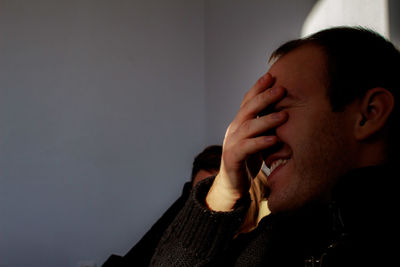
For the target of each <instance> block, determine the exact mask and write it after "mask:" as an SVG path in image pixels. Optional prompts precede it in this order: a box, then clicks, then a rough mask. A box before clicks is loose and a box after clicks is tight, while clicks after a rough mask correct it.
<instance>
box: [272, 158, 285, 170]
mask: <svg viewBox="0 0 400 267" xmlns="http://www.w3.org/2000/svg"><path fill="white" fill-rule="evenodd" d="M288 160H289V159H277V160H275V161H273V162H272V163H271V166H270V167H269V170H270V172H273V171H274V170H275V169H276V168H278V167H280V166H283V165H285V164H286V163H287V162H288Z"/></svg>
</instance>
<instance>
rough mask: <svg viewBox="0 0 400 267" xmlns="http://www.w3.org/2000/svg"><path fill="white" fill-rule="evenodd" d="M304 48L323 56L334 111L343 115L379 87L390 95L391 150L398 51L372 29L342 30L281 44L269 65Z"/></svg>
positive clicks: (398, 86) (399, 66) (399, 68)
mask: <svg viewBox="0 0 400 267" xmlns="http://www.w3.org/2000/svg"><path fill="white" fill-rule="evenodd" d="M305 44H313V45H317V46H319V47H320V48H321V49H322V51H323V52H324V54H325V56H326V62H327V63H326V66H325V71H326V73H327V75H326V79H327V80H326V81H325V82H326V83H327V96H328V98H329V101H330V103H331V107H332V110H333V111H342V110H343V109H344V108H345V107H346V105H348V104H350V103H352V102H353V101H354V100H356V99H358V98H362V97H363V96H364V95H365V93H366V92H367V91H368V90H369V89H372V88H376V87H382V88H385V89H387V90H388V91H390V92H391V93H392V94H393V97H394V99H395V106H394V109H393V111H392V114H391V116H390V118H389V121H388V124H387V125H388V126H389V141H388V142H389V144H390V146H391V145H392V144H393V142H396V143H397V142H398V141H396V137H398V131H397V128H398V127H396V125H395V123H396V122H397V121H398V120H399V118H400V117H399V107H398V103H397V101H400V99H399V96H398V95H399V93H400V79H399V71H400V51H399V50H398V49H397V48H396V47H395V46H394V45H393V44H392V43H391V42H390V41H389V40H387V39H386V38H384V37H383V36H381V35H379V34H378V33H376V32H374V31H373V30H371V29H368V28H364V27H346V26H342V27H333V28H329V29H325V30H322V31H319V32H317V33H314V34H312V35H310V36H308V37H305V38H300V39H295V40H292V41H289V42H287V43H284V44H283V45H281V46H280V47H279V48H278V49H277V50H275V51H274V52H273V53H272V55H271V58H270V61H271V60H276V59H278V58H279V57H281V56H283V55H285V54H287V53H289V52H290V51H292V50H294V49H296V48H298V47H300V46H302V45H305ZM396 147H397V146H396ZM394 149H396V150H397V148H394Z"/></svg>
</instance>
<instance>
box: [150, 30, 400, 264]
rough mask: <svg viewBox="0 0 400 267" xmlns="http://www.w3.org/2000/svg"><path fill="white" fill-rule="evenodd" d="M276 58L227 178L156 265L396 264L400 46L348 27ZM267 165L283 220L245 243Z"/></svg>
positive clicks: (183, 216)
mask: <svg viewBox="0 0 400 267" xmlns="http://www.w3.org/2000/svg"><path fill="white" fill-rule="evenodd" d="M271 60H272V61H273V64H272V66H271V68H270V69H269V71H268V73H267V74H265V75H264V76H263V77H261V78H260V79H259V81H257V83H256V84H255V85H254V86H253V87H252V88H251V89H250V90H249V91H248V92H247V94H246V95H245V97H244V99H243V102H242V104H241V106H240V109H239V111H238V113H237V115H236V117H235V118H234V120H233V121H232V123H231V124H230V126H229V128H228V130H227V133H226V135H225V139H224V145H223V153H222V162H221V168H220V172H219V173H218V175H217V176H216V177H215V179H207V180H205V181H203V182H201V183H199V185H198V186H197V187H196V188H195V191H194V193H193V194H192V196H191V198H189V200H188V202H187V204H186V206H185V208H184V209H183V210H182V211H181V213H180V214H179V215H178V216H177V218H176V220H175V221H174V222H173V223H172V225H171V227H170V228H169V230H168V231H167V232H166V233H165V235H164V237H163V239H162V241H161V242H160V244H159V246H158V248H157V251H156V254H155V256H154V257H153V260H152V265H153V266H158V265H164V266H365V265H366V264H369V265H371V264H372V266H394V265H395V264H397V259H396V257H395V255H396V253H397V251H398V250H399V245H398V239H397V238H398V229H397V228H398V227H399V226H398V225H397V223H398V219H397V217H398V216H397V214H396V213H397V210H398V207H399V200H398V199H397V197H396V194H397V192H396V191H395V190H396V187H395V186H394V185H395V182H397V181H396V180H397V177H398V175H397V173H396V172H393V171H394V170H395V168H394V167H393V166H394V163H395V162H396V161H397V151H398V141H397V140H396V139H397V136H399V135H398V132H397V129H396V127H395V122H396V121H397V120H398V104H397V103H396V101H398V96H397V95H398V92H399V90H400V82H399V79H398V78H397V76H398V73H397V72H398V70H399V69H400V53H399V51H398V50H397V49H396V48H395V47H394V46H393V45H392V44H391V43H390V42H388V41H386V40H385V39H384V38H382V37H381V36H379V35H378V34H376V33H374V32H372V31H369V30H366V29H362V28H350V27H338V28H332V29H327V30H324V31H321V32H318V33H316V34H313V35H311V36H310V37H307V38H304V39H298V40H293V41H290V42H288V43H286V44H284V45H282V46H281V47H279V48H278V49H277V50H276V51H275V52H274V53H273V55H272V57H271ZM262 161H264V162H265V164H266V166H268V167H269V168H270V170H271V173H270V174H269V176H268V180H267V184H268V192H269V195H268V207H269V209H270V211H271V214H270V215H269V216H266V217H265V218H263V219H262V220H261V222H260V223H259V225H258V227H257V228H256V229H255V230H254V231H252V232H250V233H248V234H242V235H238V236H236V233H237V229H239V227H240V225H241V223H242V220H243V218H244V216H245V214H246V210H247V208H248V206H249V202H250V200H249V195H248V189H249V186H250V183H251V179H252V177H254V176H255V175H256V174H257V172H259V170H260V168H261V163H262ZM187 221H190V222H191V223H190V225H189V224H184V225H182V223H180V222H183V223H184V222H187Z"/></svg>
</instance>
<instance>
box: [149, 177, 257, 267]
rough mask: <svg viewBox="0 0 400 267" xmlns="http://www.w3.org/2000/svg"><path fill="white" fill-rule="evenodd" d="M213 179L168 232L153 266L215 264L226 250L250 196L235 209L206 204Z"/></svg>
mask: <svg viewBox="0 0 400 267" xmlns="http://www.w3.org/2000/svg"><path fill="white" fill-rule="evenodd" d="M212 182H213V178H208V179H205V180H203V181H201V182H200V183H199V184H198V185H197V186H196V187H195V189H194V190H193V192H192V194H191V196H190V197H189V199H188V201H187V202H186V204H185V206H184V207H183V209H182V210H181V211H180V212H179V213H178V215H177V217H176V218H175V220H174V221H173V222H172V224H171V225H170V226H169V228H168V229H167V230H166V231H165V233H164V235H163V237H162V239H161V241H160V243H159V244H158V246H157V249H156V252H155V254H154V256H153V258H152V261H151V264H150V266H191V267H192V266H212V265H213V263H215V262H216V261H217V260H219V257H220V256H221V255H222V254H223V252H225V251H226V249H227V248H228V246H229V244H230V242H231V241H232V240H233V237H234V235H235V234H236V232H237V230H238V229H239V227H240V225H241V224H242V223H243V219H244V217H245V215H246V212H247V209H248V207H249V205H250V196H249V195H246V196H245V197H244V198H243V199H242V200H241V201H240V203H238V205H237V206H236V208H235V209H234V210H233V211H230V212H215V211H211V210H209V209H208V208H207V207H206V205H205V197H206V195H207V193H208V190H209V189H210V187H211V184H212Z"/></svg>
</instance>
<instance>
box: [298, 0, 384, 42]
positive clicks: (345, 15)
mask: <svg viewBox="0 0 400 267" xmlns="http://www.w3.org/2000/svg"><path fill="white" fill-rule="evenodd" d="M388 11H389V10H388V2H387V0H320V1H318V2H317V3H316V4H315V6H314V7H313V9H312V10H311V12H310V14H309V15H308V17H307V19H306V20H305V22H304V24H303V29H302V33H301V35H302V37H304V36H306V35H309V34H312V33H314V32H317V31H319V30H322V29H325V28H329V27H333V26H343V25H347V26H363V27H368V28H371V29H373V30H375V31H376V32H378V33H380V34H381V35H383V36H385V37H386V38H388V39H389V12H388Z"/></svg>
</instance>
